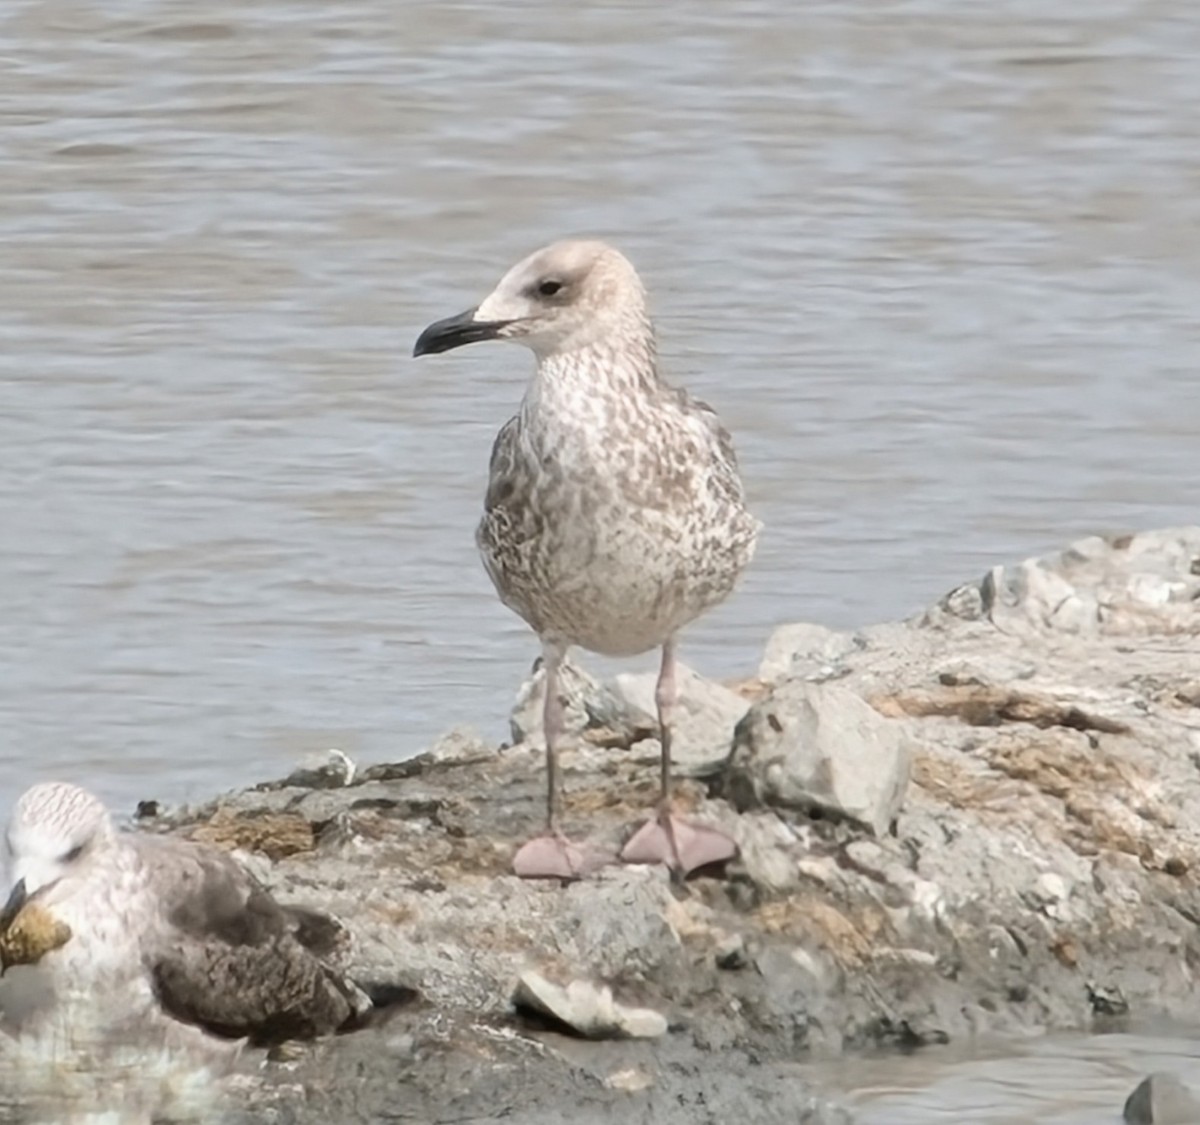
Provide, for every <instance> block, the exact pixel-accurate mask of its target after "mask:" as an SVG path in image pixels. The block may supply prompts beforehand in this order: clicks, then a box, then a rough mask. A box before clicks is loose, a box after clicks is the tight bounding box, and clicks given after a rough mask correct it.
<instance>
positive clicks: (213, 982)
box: [142, 837, 369, 1043]
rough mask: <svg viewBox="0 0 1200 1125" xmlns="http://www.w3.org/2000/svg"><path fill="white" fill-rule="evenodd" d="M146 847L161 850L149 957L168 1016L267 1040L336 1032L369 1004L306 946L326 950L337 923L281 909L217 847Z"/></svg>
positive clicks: (153, 867) (154, 841) (156, 842)
mask: <svg viewBox="0 0 1200 1125" xmlns="http://www.w3.org/2000/svg"><path fill="white" fill-rule="evenodd" d="M142 843H143V850H145V849H146V848H147V847H148V848H149V849H150V850H158V851H159V855H158V856H157V857H153V858H152V857H147V858H148V859H151V862H148V863H147V865H146V868H147V873H148V876H149V877H150V879H151V880H152V883H153V882H154V881H157V886H155V887H154V889H155V890H156V891H157V893H158V898H159V901H160V902H161V903H162V910H163V918H162V919H161V920H160V922H161V923H162V925H161V928H160V931H159V932H160V939H159V940H158V941H156V942H154V943H153V945H152V948H150V949H149V950H148V951H147V956H148V962H149V965H148V967H149V969H150V972H151V974H152V977H153V980H154V985H155V989H156V991H157V993H158V996H159V1000H160V1002H161V1004H162V1006H163V1009H164V1010H165V1011H167V1012H168V1013H169V1014H171V1015H172V1016H174V1017H175V1018H176V1019H180V1020H183V1021H185V1022H187V1023H194V1024H198V1025H200V1026H201V1027H203V1028H205V1029H206V1030H208V1031H211V1032H213V1033H215V1034H217V1035H226V1036H232V1037H238V1038H240V1037H242V1036H249V1037H250V1039H251V1041H252V1042H255V1043H270V1042H278V1041H280V1040H283V1039H303V1038H311V1037H312V1036H314V1035H322V1034H326V1033H328V1032H332V1031H336V1030H337V1029H338V1028H340V1027H342V1026H343V1025H345V1024H346V1023H348V1022H350V1021H352V1020H353V1019H354V1018H355V1017H357V1016H358V1015H360V1014H361V1013H362V1011H363V1010H364V1009H365V1008H366V1007H367V1006H369V1002H368V1001H366V999H365V997H364V996H363V994H362V993H361V991H360V990H359V989H358V988H357V987H356V986H355V985H354V984H353V983H352V982H350V981H349V980H347V979H345V978H343V977H342V976H341V975H340V974H338V973H337V972H336V971H335V970H334V969H333V968H332V967H330V966H328V965H326V964H324V963H323V962H322V961H321V960H320V959H319V958H318V957H317V956H315V955H314V953H313V952H311V951H310V949H308V948H306V945H307V944H310V943H311V944H313V945H318V946H319V945H321V944H326V945H329V943H330V934H331V932H333V930H334V929H336V923H334V922H332V920H331V919H328V918H326V917H325V916H324V915H319V914H317V913H316V912H314V911H307V910H294V909H289V908H287V907H282V906H280V905H279V903H277V902H276V901H275V900H274V899H273V898H272V897H271V895H270V894H269V893H268V891H267V890H266V888H264V887H263V886H262V885H261V884H260V883H259V882H258V881H257V880H256V879H255V878H254V877H253V876H252V875H251V874H250V873H249V872H248V871H246V870H245V869H244V868H243V867H241V865H240V864H238V863H237V861H236V860H234V859H233V858H232V857H231V856H228V855H225V854H224V853H223V852H219V851H217V850H216V849H213V848H208V847H205V846H202V845H198V844H193V843H190V842H187V841H179V840H172V839H168V838H164V837H144V838H143V840H142ZM155 859H156V860H157V861H155ZM317 919H320V924H318V922H317ZM303 939H307V941H306V940H303Z"/></svg>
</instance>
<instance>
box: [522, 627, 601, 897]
mask: <svg viewBox="0 0 1200 1125" xmlns="http://www.w3.org/2000/svg"><path fill="white" fill-rule="evenodd" d="M565 656H566V649H565V648H563V647H560V646H558V645H552V644H550V643H549V642H546V641H543V642H542V663H543V667H544V668H545V671H546V684H545V687H546V699H545V702H544V703H543V705H542V729H543V731H544V732H545V736H546V831H545V832H544V833H543V834H542V835H541V836H535V837H534V838H533V839H532V840H529V841H528V842H527V843H525V844H522V845H521V847H520V848H519V849H517V854H516V855H515V856H514V857H513V871H515V872H516V874H518V875H519V876H521V878H523V879H579V878H581V877H582V876H584V875H587V874H589V873H590V872H592V871H594V870H596V868H598V867H602V866H603V865H604V863H605V862H607V860H608V858H609V857H607V856H602V855H599V854H598V853H595V852H592V851H589V850H588V849H586V848H584V847H582V846H580V845H578V844H573V843H571V841H570V840H568V839H567V837H566V836H565V835H563V832H562V829H561V828H560V827H559V791H558V790H559V785H558V739H559V736H560V735H561V734H562V728H563V705H562V697H561V696H560V695H559V686H558V679H559V677H558V670H559V667H560V666H561V665H562V662H563V658H564V657H565Z"/></svg>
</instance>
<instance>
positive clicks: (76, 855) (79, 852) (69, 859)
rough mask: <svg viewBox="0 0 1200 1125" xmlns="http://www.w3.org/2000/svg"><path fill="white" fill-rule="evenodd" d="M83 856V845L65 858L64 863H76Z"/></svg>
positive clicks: (68, 853) (73, 849) (72, 850)
mask: <svg viewBox="0 0 1200 1125" xmlns="http://www.w3.org/2000/svg"><path fill="white" fill-rule="evenodd" d="M81 855H83V845H82V844H79V845H77V846H76V847H74V848H72V849H71V850H70V851H69V852H67V854H66V855H64V856H63V863H74V862H75V861H76V860H77V859H78V858H79V857H80V856H81Z"/></svg>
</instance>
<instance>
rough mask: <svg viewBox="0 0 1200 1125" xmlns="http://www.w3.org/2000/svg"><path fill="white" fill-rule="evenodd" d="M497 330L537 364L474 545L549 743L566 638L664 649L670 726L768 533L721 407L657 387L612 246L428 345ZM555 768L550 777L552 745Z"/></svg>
mask: <svg viewBox="0 0 1200 1125" xmlns="http://www.w3.org/2000/svg"><path fill="white" fill-rule="evenodd" d="M488 338H500V339H511V340H514V341H516V342H519V343H523V344H525V345H526V346H528V347H529V348H531V349H532V350H533V352H534V354H535V355H536V357H537V369H536V371H535V373H534V376H533V379H532V381H531V382H530V384H529V387H528V389H527V391H526V393H525V397H524V399H523V401H522V403H521V406H520V410H519V411H518V412H517V414H516V415H515V416H514V417H513V418H511V419H510V420H509V421H508V422H507V423H506V424H505V425H504V427H503V428H502V429H501V430H500V433H499V434H498V436H497V438H496V443H495V446H494V447H493V450H492V459H491V468H490V474H489V482H488V489H487V494H486V497H485V501H484V515H483V519H482V521H481V522H480V524H479V528H478V531H477V534H476V541H477V543H478V545H479V549H480V552H481V554H482V556H483V561H484V565H485V566H486V568H487V571H488V574H489V575H490V576H491V578H492V581H493V583H494V584H495V586H496V590H497V591H498V593H499V594H500V597H501V599H502V600H503V601H504V603H505V604H506V605H507V606H509V607H510V608H511V609H513V610H514V611H515V612H516V613H518V614H520V616H521V617H523V618H524V619H525V620H526V621H527V622H528V623H529V625H530V626H531V627H532V628H533V629H534V630H535V631H536V632H537V634H538V636H539V637H540V638H541V640H542V643H543V648H544V650H545V654H546V660H547V674H548V677H549V681H550V683H549V687H548V700H547V724H546V725H547V730H548V736H547V738H548V742H552V740H553V736H554V733H555V730H554V727H555V718H556V717H555V715H554V714H553V713H552V712H553V710H554V708H555V702H554V701H553V700H551V699H550V698H549V695H550V694H552V693H553V690H554V672H555V670H556V668H557V665H558V662H559V661H560V660H561V659H562V656H563V654H564V653H565V651H566V649H567V648H568V647H569V646H571V645H579V646H581V647H583V648H586V649H590V650H591V651H593V652H599V653H603V654H605V655H608V656H630V655H633V654H635V653H640V652H645V651H647V650H649V649H652V648H655V647H657V646H664V661H663V674H662V675H663V678H662V681H661V682H660V689H662V690H660V695H662V697H663V698H662V699H661V700H660V719H662V720H663V729H664V734H666V733H667V726H668V720H669V711H670V705H671V703H672V701H673V691H674V685H673V655H672V652H673V645H672V642H673V638H674V637H675V635H676V634H677V633H678V632H679V630H681V629H682V628H683V627H684V626H686V625H687V624H688V623H689V622H691V621H693V620H694V619H695V618H696V617H698V616H699V615H700V614H702V613H703V612H704V611H705V610H707V609H710V608H711V607H713V606H715V605H717V604H718V603H719V602H721V601H723V600H724V599H725V598H726V597H727V596H728V595H729V593H730V592H731V591H732V590H733V587H734V585H735V583H736V582H737V580H738V578H739V577H740V575H741V574H742V572H743V571H744V570H745V568H746V566H747V565H748V564H749V562H750V560H751V558H752V556H753V554H754V548H755V542H756V539H757V536H758V531H759V527H760V525H759V522H758V520H756V519H755V518H754V517H753V516H752V515H750V513H749V512H748V511H747V509H746V504H745V497H744V494H743V489H742V483H741V479H740V477H739V475H738V467H737V460H736V458H735V456H734V451H733V443H732V441H731V439H730V437H729V434H728V433H727V432H726V430H725V429H724V427H723V426H722V425H721V423H720V421H719V419H718V418H717V415H716V413H715V412H714V411H713V410H712V408H711V407H709V406H708V405H707V404H705V403H703V402H699V401H697V400H695V399H693V398H692V397H691V396H690V395H688V394H687V392H686V391H684V390H682V389H679V388H676V387H672V386H669V385H668V384H667V383H665V382H664V381H663V380H662V379H661V377H660V375H659V371H658V360H657V353H656V349H655V343H654V334H653V329H652V326H651V323H650V319H649V315H648V313H647V309H646V301H645V292H644V290H643V288H642V284H641V282H640V280H639V278H638V276H637V274H636V272H635V271H634V269H633V267H632V265H630V263H629V262H628V261H627V260H626V259H625V258H624V257H623V256H622V255H621V254H620V253H618V252H617V251H616V250H614V249H613V248H612V247H610V246H606V245H605V244H603V243H599V242H562V243H555V244H554V245H551V246H549V247H546V248H545V249H543V250H540V251H538V252H537V253H535V254H533V255H531V256H530V257H529V258H527V259H525V260H524V261H523V262H521V263H519V264H518V265H516V266H514V267H513V269H512V270H510V271H509V273H508V274H507V275H506V276H505V277H504V278H503V280H502V281H501V282H500V284H499V285H498V286H497V287H496V289H495V291H494V292H493V293H492V294H491V295H490V296H489V297H488V298H487V299H486V300H485V301H484V302H483V304H481V305H480V306H479V307H478V308H477V309H474V310H472V311H471V312H469V313H466V314H463V316H461V317H456V318H451V319H450V320H447V321H443V322H439V323H438V324H435V325H432V326H431V327H430V328H429V329H427V330H426V332H425V333H424V334H423V335H422V337H421V339H420V340H419V341H418V344H417V349H416V351H417V354H422V353H423V352H431V351H443V350H446V349H447V348H450V347H454V346H457V345H458V344H461V343H469V342H473V341H475V340H480V339H488ZM665 741H666V739H665V738H664V742H665ZM667 754H669V749H668V747H667V746H664V789H666V788H667V785H668V782H667V779H666V760H665V758H666V755H667ZM549 765H550V770H551V774H552V775H553V769H554V762H553V747H552V746H551V747H550V748H549ZM551 784H552V785H553V778H552V780H551ZM664 796H665V794H664ZM553 801H554V798H553V794H552V795H551V820H552V822H553Z"/></svg>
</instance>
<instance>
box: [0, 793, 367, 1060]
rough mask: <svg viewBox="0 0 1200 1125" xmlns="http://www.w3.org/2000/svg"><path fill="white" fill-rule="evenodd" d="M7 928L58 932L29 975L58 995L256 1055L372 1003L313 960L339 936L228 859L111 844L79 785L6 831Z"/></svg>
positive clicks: (127, 835)
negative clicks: (43, 922) (169, 1024)
mask: <svg viewBox="0 0 1200 1125" xmlns="http://www.w3.org/2000/svg"><path fill="white" fill-rule="evenodd" d="M7 845H8V852H9V863H10V874H11V879H12V891H11V894H10V895H9V899H8V904H7V906H5V908H4V911H3V921H4V922H5V923H8V922H11V920H12V919H13V918H15V917H16V916H17V915H18V914H19V913H20V912H21V910H22V908H24V907H26V905H27V904H29V905H36V906H38V907H40V908H41V909H42V910H44V911H46V912H47V913H48V914H49V915H50V916H51V917H52V918H53V919H54V920H56V921H57V922H59V923H62V924H63V925H64V934H65V935H66V940H65V944H63V945H62V946H61V948H57V949H53V950H51V951H50V952H47V953H46V954H45V955H44V956H43V957H42V959H41V961H40V962H39V968H45V969H46V970H47V971H48V972H49V973H50V975H51V978H52V981H53V983H54V984H55V986H56V987H58V988H60V990H61V991H62V992H64V993H67V994H71V995H76V996H78V995H80V994H88V995H90V998H91V999H92V1001H93V1003H94V1004H95V1005H99V1006H100V1007H101V1009H102V1010H107V1011H110V1012H111V1013H112V1014H113V1015H114V1016H118V1015H120V1016H124V1015H126V1014H128V1013H129V1012H130V1011H137V1010H144V1011H147V1012H152V1011H153V1010H155V1009H157V1010H160V1011H161V1012H164V1013H166V1015H167V1016H169V1017H173V1018H174V1019H175V1020H179V1021H182V1022H183V1023H185V1024H191V1025H194V1026H197V1027H200V1028H202V1029H203V1030H205V1031H208V1032H212V1033H214V1034H216V1035H220V1036H223V1037H226V1038H241V1037H243V1036H245V1037H249V1039H250V1041H251V1042H254V1043H271V1042H276V1041H279V1040H283V1039H291V1038H307V1037H310V1036H313V1035H320V1034H324V1033H326V1032H331V1031H335V1030H338V1029H339V1028H341V1027H343V1026H347V1025H349V1024H352V1023H354V1022H355V1021H356V1020H357V1019H358V1018H359V1017H361V1016H362V1015H364V1014H365V1013H366V1011H367V1010H368V1009H369V1008H370V1000H369V999H368V998H367V996H366V995H365V994H364V993H363V992H362V991H361V990H360V989H359V988H358V987H357V986H356V985H355V984H353V983H352V982H351V981H349V980H348V979H346V978H345V977H343V976H342V975H341V974H339V973H338V972H337V971H335V970H334V969H333V968H332V967H331V966H330V965H328V964H327V963H326V962H325V961H324V960H322V956H323V955H324V954H327V953H330V952H332V949H333V947H334V946H335V944H336V939H337V936H338V935H339V933H340V927H338V926H337V924H336V923H335V922H333V920H332V919H330V918H327V917H325V916H324V915H322V914H318V913H316V912H314V911H309V910H304V909H302V908H298V907H285V906H280V905H279V904H278V903H277V902H276V901H275V900H274V899H273V898H272V897H271V896H270V894H269V893H268V892H267V890H266V889H265V888H264V887H263V886H262V885H261V884H260V883H259V882H258V881H257V880H256V879H255V878H254V877H253V876H252V875H251V874H250V873H249V872H248V871H246V870H245V868H243V867H242V866H241V865H240V864H239V863H238V862H237V861H236V860H235V859H234V858H233V857H232V856H229V855H227V854H225V853H224V852H221V851H219V850H218V849H216V848H212V847H209V846H207V845H204V844H199V843H195V842H192V841H190V840H179V839H174V838H171V837H167V836H152V835H149V834H146V833H137V832H119V831H118V830H117V829H116V827H115V826H114V824H113V822H112V819H111V818H110V816H109V814H108V810H107V809H105V807H104V805H103V804H101V803H100V801H99V800H98V799H97V798H95V797H93V796H92V795H91V794H90V793H87V792H85V791H84V790H83V789H80V788H79V787H78V786H75V785H68V784H65V783H62V782H46V783H42V784H39V785H35V786H33V788H31V789H29V790H28V791H27V792H26V793H25V794H24V795H23V796H22V797H21V798H20V799H19V800H18V801H17V804H16V807H15V808H14V810H13V815H12V819H11V820H10V822H9V825H8V832H7Z"/></svg>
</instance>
